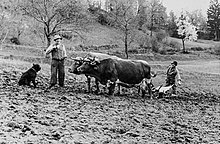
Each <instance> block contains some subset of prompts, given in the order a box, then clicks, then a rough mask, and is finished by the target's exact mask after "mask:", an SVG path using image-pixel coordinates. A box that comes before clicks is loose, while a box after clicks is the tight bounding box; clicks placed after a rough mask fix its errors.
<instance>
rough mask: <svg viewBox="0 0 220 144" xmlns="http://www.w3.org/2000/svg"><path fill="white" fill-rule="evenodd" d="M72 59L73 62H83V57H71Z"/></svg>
mask: <svg viewBox="0 0 220 144" xmlns="http://www.w3.org/2000/svg"><path fill="white" fill-rule="evenodd" d="M70 59H71V60H75V61H81V60H82V58H81V57H75V58H73V57H71V58H70Z"/></svg>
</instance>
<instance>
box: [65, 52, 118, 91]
mask: <svg viewBox="0 0 220 144" xmlns="http://www.w3.org/2000/svg"><path fill="white" fill-rule="evenodd" d="M95 57H96V58H99V59H100V60H103V59H107V58H113V59H117V58H118V57H116V56H111V55H108V54H104V53H95V52H90V53H88V54H87V55H86V56H84V57H76V58H72V60H73V61H72V65H71V66H70V67H69V69H68V72H69V73H73V74H77V75H80V74H85V76H86V78H87V83H88V92H89V93H90V92H91V77H93V76H92V75H90V74H89V73H86V72H80V71H78V70H77V68H78V67H80V66H81V65H82V64H83V62H84V61H88V60H92V59H93V58H95ZM95 84H96V92H97V93H98V92H99V91H100V89H99V82H98V80H97V79H95Z"/></svg>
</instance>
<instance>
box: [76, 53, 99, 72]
mask: <svg viewBox="0 0 220 144" xmlns="http://www.w3.org/2000/svg"><path fill="white" fill-rule="evenodd" d="M83 61H84V62H83V64H82V65H81V66H79V67H78V68H77V71H79V72H81V73H89V72H91V70H96V69H97V67H98V65H99V64H100V60H99V59H98V58H97V57H87V58H84V59H83Z"/></svg>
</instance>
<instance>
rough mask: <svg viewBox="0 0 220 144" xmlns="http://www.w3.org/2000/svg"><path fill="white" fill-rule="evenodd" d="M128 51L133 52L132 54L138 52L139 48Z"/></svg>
mask: <svg viewBox="0 0 220 144" xmlns="http://www.w3.org/2000/svg"><path fill="white" fill-rule="evenodd" d="M128 52H129V53H132V54H138V50H137V49H129V50H128Z"/></svg>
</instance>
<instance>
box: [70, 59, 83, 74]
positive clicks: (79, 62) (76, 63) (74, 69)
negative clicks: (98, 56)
mask: <svg viewBox="0 0 220 144" xmlns="http://www.w3.org/2000/svg"><path fill="white" fill-rule="evenodd" d="M71 60H72V62H73V63H72V65H71V66H70V67H69V69H68V72H69V73H74V74H79V72H78V71H77V68H78V67H79V66H81V65H82V64H83V57H76V58H71Z"/></svg>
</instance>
